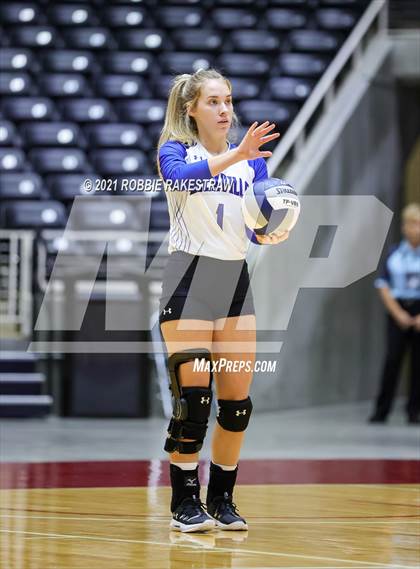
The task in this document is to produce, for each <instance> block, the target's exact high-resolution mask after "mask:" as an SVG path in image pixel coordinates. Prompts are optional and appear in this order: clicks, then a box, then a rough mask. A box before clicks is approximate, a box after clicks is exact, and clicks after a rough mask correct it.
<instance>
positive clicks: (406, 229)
mask: <svg viewBox="0 0 420 569" xmlns="http://www.w3.org/2000/svg"><path fill="white" fill-rule="evenodd" d="M402 233H403V235H404V237H405V238H406V239H407V240H408V241H409V242H410V243H412V244H414V245H416V246H417V245H419V244H420V217H414V216H413V217H409V218H407V219H405V220H404V221H403V224H402Z"/></svg>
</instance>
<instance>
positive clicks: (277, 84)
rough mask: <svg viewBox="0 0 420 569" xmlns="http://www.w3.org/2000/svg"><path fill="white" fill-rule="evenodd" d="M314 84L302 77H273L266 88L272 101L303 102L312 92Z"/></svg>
mask: <svg viewBox="0 0 420 569" xmlns="http://www.w3.org/2000/svg"><path fill="white" fill-rule="evenodd" d="M313 86H314V82H313V81H310V80H309V79H305V78H303V77H273V78H272V79H270V80H269V82H268V84H267V87H268V91H269V93H270V95H271V98H272V99H275V100H281V101H296V102H299V103H301V102H303V101H305V100H306V99H307V97H308V96H309V94H310V92H311V91H312V89H313Z"/></svg>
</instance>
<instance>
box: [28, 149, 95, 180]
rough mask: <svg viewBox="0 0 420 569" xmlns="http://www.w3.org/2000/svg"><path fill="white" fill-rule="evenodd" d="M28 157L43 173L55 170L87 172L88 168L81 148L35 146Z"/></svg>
mask: <svg viewBox="0 0 420 569" xmlns="http://www.w3.org/2000/svg"><path fill="white" fill-rule="evenodd" d="M28 157H29V159H30V161H31V162H32V163H33V164H34V166H35V169H36V170H37V171H38V172H40V173H42V174H50V173H53V172H85V171H86V170H87V168H88V163H87V159H86V156H85V153H84V152H83V151H82V150H80V148H35V149H33V150H30V151H29V154H28Z"/></svg>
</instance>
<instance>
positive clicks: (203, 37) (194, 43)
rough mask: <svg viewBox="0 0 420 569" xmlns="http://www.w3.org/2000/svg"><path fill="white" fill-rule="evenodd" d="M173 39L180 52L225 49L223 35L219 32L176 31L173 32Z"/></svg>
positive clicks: (202, 29)
mask: <svg viewBox="0 0 420 569" xmlns="http://www.w3.org/2000/svg"><path fill="white" fill-rule="evenodd" d="M172 39H173V41H174V43H175V46H176V48H177V49H178V51H190V50H191V51H203V50H206V51H210V52H213V51H218V50H219V49H220V48H222V47H223V35H222V33H221V32H220V31H218V30H211V29H206V28H200V29H193V30H188V33H185V31H184V30H176V31H173V32H172Z"/></svg>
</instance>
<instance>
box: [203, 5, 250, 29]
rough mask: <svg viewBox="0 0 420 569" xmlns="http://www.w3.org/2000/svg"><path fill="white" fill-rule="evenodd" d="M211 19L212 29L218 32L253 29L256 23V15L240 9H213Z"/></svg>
mask: <svg viewBox="0 0 420 569" xmlns="http://www.w3.org/2000/svg"><path fill="white" fill-rule="evenodd" d="M212 19H213V23H214V27H215V28H216V29H220V30H236V29H237V28H253V27H254V26H255V25H256V23H257V15H256V13H255V12H253V11H252V10H246V9H242V8H215V9H214V10H213V11H212Z"/></svg>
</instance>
